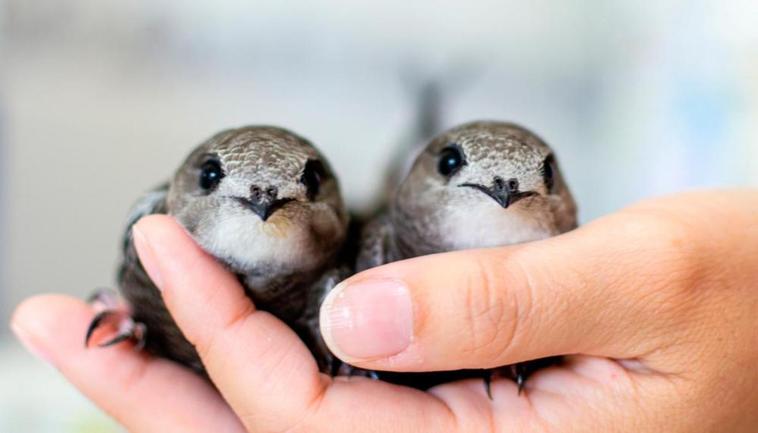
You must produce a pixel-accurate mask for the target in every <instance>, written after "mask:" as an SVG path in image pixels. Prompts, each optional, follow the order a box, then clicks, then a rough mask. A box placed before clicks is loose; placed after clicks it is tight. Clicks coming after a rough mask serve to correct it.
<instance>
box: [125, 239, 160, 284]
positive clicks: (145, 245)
mask: <svg viewBox="0 0 758 433" xmlns="http://www.w3.org/2000/svg"><path fill="white" fill-rule="evenodd" d="M132 238H133V239H134V248H136V249H137V254H138V255H139V259H140V262H141V263H142V267H143V268H145V272H147V275H148V276H150V279H151V280H153V283H155V286H156V287H158V289H159V290H163V279H162V278H161V273H160V269H159V267H158V261H157V260H156V255H155V250H154V249H153V246H152V245H150V241H149V240H148V239H147V237H145V234H144V233H142V231H141V230H140V229H139V227H138V225H134V226H132Z"/></svg>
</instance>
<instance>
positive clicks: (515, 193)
mask: <svg viewBox="0 0 758 433" xmlns="http://www.w3.org/2000/svg"><path fill="white" fill-rule="evenodd" d="M458 186H460V187H465V188H473V189H475V190H477V191H481V192H483V193H485V194H487V195H488V196H490V198H492V199H493V200H495V201H496V202H497V204H499V205H500V206H502V208H503V209H507V208H508V206H510V205H512V204H513V203H516V202H517V201H519V200H521V199H525V198H527V197H531V196H533V195H537V193H536V192H534V191H523V192H522V191H519V189H518V182H517V181H516V180H515V179H511V180H509V181H508V182H505V181H503V179H501V178H499V177H496V178H495V179H494V181H493V183H492V186H484V185H480V184H478V183H462V184H460V185H458Z"/></svg>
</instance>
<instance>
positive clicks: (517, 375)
mask: <svg viewBox="0 0 758 433" xmlns="http://www.w3.org/2000/svg"><path fill="white" fill-rule="evenodd" d="M527 375H528V372H527V370H526V368H525V367H524V365H523V364H513V365H511V377H512V378H513V381H514V382H516V386H518V395H521V393H522V392H523V391H524V386H526V377H527Z"/></svg>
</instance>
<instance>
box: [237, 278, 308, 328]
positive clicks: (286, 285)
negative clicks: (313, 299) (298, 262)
mask: <svg viewBox="0 0 758 433" xmlns="http://www.w3.org/2000/svg"><path fill="white" fill-rule="evenodd" d="M321 269H322V268H319V269H314V270H308V271H294V270H286V269H282V270H279V271H274V270H272V269H258V270H253V271H248V272H245V273H238V277H239V279H240V282H241V283H242V285H243V286H244V287H245V293H246V294H247V295H248V297H250V299H252V300H253V303H254V304H255V307H256V308H258V309H260V310H265V311H268V312H269V313H272V314H273V315H275V316H276V317H278V318H279V319H282V320H284V321H285V322H288V323H291V322H292V321H294V320H296V319H297V318H298V317H299V316H300V315H301V314H302V312H303V310H304V309H305V307H306V304H307V302H308V298H309V295H310V290H311V286H312V285H313V282H314V281H315V280H316V279H318V276H319V274H320V270H321Z"/></svg>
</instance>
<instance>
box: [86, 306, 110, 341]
mask: <svg viewBox="0 0 758 433" xmlns="http://www.w3.org/2000/svg"><path fill="white" fill-rule="evenodd" d="M114 314H115V313H114V312H113V311H108V310H106V311H101V312H99V313H97V315H95V318H94V319H92V322H90V324H89V326H88V327H87V334H86V335H85V336H84V347H85V348H87V347H89V339H90V338H92V334H94V333H95V330H96V329H97V328H99V327H100V325H102V324H103V322H104V321H106V320H107V319H108V318H110V317H113V315H114Z"/></svg>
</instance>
